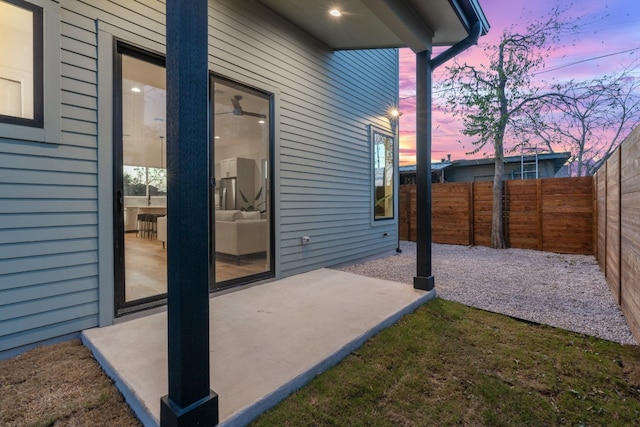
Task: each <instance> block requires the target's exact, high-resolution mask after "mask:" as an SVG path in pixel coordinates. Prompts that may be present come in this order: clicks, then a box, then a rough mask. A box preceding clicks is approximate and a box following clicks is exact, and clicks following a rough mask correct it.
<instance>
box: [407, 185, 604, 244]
mask: <svg viewBox="0 0 640 427" xmlns="http://www.w3.org/2000/svg"><path fill="white" fill-rule="evenodd" d="M504 184H505V199H504V206H505V210H504V212H505V213H504V214H505V234H506V240H507V245H508V246H510V247H513V248H524V249H537V250H542V251H550V252H559V253H572V254H589V255H593V254H594V252H595V249H594V247H595V243H594V231H595V229H594V223H595V222H594V216H595V213H594V208H595V201H594V196H595V194H594V188H593V178H592V177H583V178H549V179H538V180H518V181H505V183H504ZM491 186H492V183H491V182H456V183H448V184H433V187H432V188H433V193H432V202H431V204H432V207H431V209H432V211H431V212H432V239H433V242H434V243H448V244H455V245H480V246H489V245H490V244H491V217H492V212H493V202H492V194H491ZM415 196H416V188H415V185H403V186H400V208H399V209H400V239H402V240H412V241H415V239H416V197H415Z"/></svg>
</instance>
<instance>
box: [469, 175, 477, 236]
mask: <svg viewBox="0 0 640 427" xmlns="http://www.w3.org/2000/svg"><path fill="white" fill-rule="evenodd" d="M468 184H469V185H468V189H469V196H468V197H469V199H468V203H469V246H475V245H476V238H475V237H476V231H475V206H474V202H473V198H474V195H473V191H474V188H473V187H474V183H473V181H471V182H469V183H468Z"/></svg>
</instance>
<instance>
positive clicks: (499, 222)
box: [491, 157, 507, 249]
mask: <svg viewBox="0 0 640 427" xmlns="http://www.w3.org/2000/svg"><path fill="white" fill-rule="evenodd" d="M503 175H504V160H503V159H502V158H498V157H496V163H495V175H494V176H493V192H492V194H493V216H492V218H491V247H492V248H496V249H504V248H506V247H507V244H506V243H505V238H504V212H503V211H504V209H503V207H504V203H503V198H504V197H503V195H504V191H503V190H504V188H503V186H504V182H503V181H502V176H503Z"/></svg>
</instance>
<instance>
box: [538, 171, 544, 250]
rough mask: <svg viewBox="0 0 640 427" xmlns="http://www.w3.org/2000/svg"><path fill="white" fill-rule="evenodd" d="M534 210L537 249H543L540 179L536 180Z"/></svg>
mask: <svg viewBox="0 0 640 427" xmlns="http://www.w3.org/2000/svg"><path fill="white" fill-rule="evenodd" d="M536 202H537V203H536V210H537V218H538V233H537V234H538V250H539V251H541V250H543V249H544V228H543V224H542V180H541V179H537V180H536Z"/></svg>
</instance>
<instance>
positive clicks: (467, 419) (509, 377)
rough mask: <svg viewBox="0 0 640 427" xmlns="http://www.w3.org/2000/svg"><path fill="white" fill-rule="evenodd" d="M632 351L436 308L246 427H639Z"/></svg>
mask: <svg viewBox="0 0 640 427" xmlns="http://www.w3.org/2000/svg"><path fill="white" fill-rule="evenodd" d="M639 420H640V347H638V346H622V345H619V344H615V343H612V342H609V341H604V340H599V339H596V338H592V337H588V336H583V335H579V334H575V333H571V332H567V331H564V330H560V329H555V328H551V327H547V326H540V325H533V324H529V323H525V322H520V321H517V320H514V319H511V318H509V317H506V316H501V315H497V314H493V313H488V312H485V311H482V310H477V309H473V308H469V307H466V306H464V305H461V304H458V303H454V302H450V301H445V300H441V299H437V300H435V301H432V302H430V303H428V304H426V305H425V306H423V307H422V308H420V309H419V310H418V311H416V313H414V314H411V315H408V316H405V317H404V318H403V319H402V320H401V321H400V322H398V323H397V324H396V325H394V326H392V327H391V328H389V329H387V330H384V331H382V332H381V333H380V334H378V335H377V336H376V337H374V338H373V339H372V340H370V341H369V342H367V343H366V344H365V345H364V346H363V347H362V348H360V349H359V350H358V351H356V352H355V353H353V354H352V355H350V356H349V357H347V358H346V359H345V360H344V361H343V362H342V363H340V364H339V365H338V366H336V367H335V368H333V369H331V370H329V371H327V372H325V373H324V374H322V375H320V376H318V377H317V378H316V379H314V380H313V381H312V382H311V383H310V384H309V385H307V386H306V387H304V388H303V389H301V390H299V391H298V392H296V393H295V394H293V395H292V396H290V397H289V398H288V399H286V400H285V401H283V402H282V403H281V404H280V405H278V406H277V407H275V408H274V409H273V410H271V411H269V412H268V413H266V414H264V415H263V416H261V417H260V418H258V419H257V420H256V421H255V422H254V423H253V425H254V426H317V425H322V426H346V425H352V426H357V425H362V426H398V425H403V426H414V425H415V426H425V425H454V424H460V425H492V426H501V425H509V426H511V425H519V426H525V425H532V426H540V425H607V426H615V425H621V426H622V425H624V426H626V425H638V423H640V421H639Z"/></svg>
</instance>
